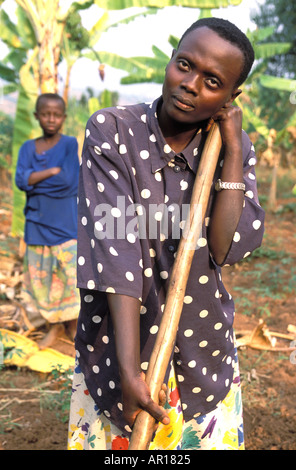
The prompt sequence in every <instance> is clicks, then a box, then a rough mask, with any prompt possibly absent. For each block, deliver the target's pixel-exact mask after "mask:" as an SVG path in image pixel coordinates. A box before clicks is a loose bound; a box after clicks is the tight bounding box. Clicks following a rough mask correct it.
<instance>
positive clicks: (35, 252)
mask: <svg viewBox="0 0 296 470" xmlns="http://www.w3.org/2000/svg"><path fill="white" fill-rule="evenodd" d="M76 251H77V242H76V240H69V241H67V242H65V243H62V244H61V245H56V246H42V245H28V246H27V249H26V254H25V258H24V286H23V290H24V302H25V303H31V304H34V306H35V307H36V308H37V309H38V311H39V313H40V314H41V315H42V317H43V318H44V319H45V320H46V321H48V322H49V323H59V322H65V321H70V320H74V319H76V318H77V317H78V314H79V308H80V296H79V290H78V289H77V288H76Z"/></svg>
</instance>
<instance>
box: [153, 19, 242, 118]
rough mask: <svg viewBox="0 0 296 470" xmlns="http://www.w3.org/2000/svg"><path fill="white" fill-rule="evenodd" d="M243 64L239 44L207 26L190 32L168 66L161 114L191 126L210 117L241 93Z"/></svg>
mask: <svg viewBox="0 0 296 470" xmlns="http://www.w3.org/2000/svg"><path fill="white" fill-rule="evenodd" d="M242 67H243V54H242V52H241V51H240V49H239V48H238V47H236V46H235V45H233V44H231V43H230V42H228V41H226V40H224V39H222V38H221V37H220V36H218V35H217V34H216V33H215V32H214V31H212V30H211V29H209V28H207V27H202V28H198V29H196V30H194V31H192V32H190V33H189V34H188V35H187V36H185V37H184V39H183V41H182V42H181V44H180V47H179V49H178V50H177V51H175V52H174V54H173V56H172V59H171V60H170V62H169V64H168V66H167V68H166V76H165V81H164V85H163V106H162V109H161V117H162V118H165V120H166V123H167V124H168V123H170V122H171V124H173V123H174V124H176V122H178V123H180V124H181V123H182V124H183V125H184V124H185V125H186V124H188V125H189V126H192V125H194V124H197V123H199V122H201V121H204V120H207V119H209V118H210V117H211V116H213V115H214V114H215V113H216V112H217V111H219V110H220V109H221V108H222V107H223V106H224V105H225V104H226V103H227V104H228V103H230V104H231V103H232V102H233V101H234V99H235V97H236V96H237V95H238V94H239V93H240V90H238V89H237V88H236V83H237V80H238V79H239V77H240V74H241V71H242ZM167 124H166V125H167Z"/></svg>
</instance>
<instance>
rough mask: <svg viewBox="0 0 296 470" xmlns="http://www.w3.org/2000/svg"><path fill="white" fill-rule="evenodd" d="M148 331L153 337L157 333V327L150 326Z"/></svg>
mask: <svg viewBox="0 0 296 470" xmlns="http://www.w3.org/2000/svg"><path fill="white" fill-rule="evenodd" d="M149 331H150V333H151V334H152V335H155V334H156V333H157V332H158V326H157V325H153V326H151V328H150V330H149Z"/></svg>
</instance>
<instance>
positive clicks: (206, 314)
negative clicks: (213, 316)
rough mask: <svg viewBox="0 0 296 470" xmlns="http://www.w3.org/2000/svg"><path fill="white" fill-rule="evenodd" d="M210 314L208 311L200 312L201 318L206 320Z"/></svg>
mask: <svg viewBox="0 0 296 470" xmlns="http://www.w3.org/2000/svg"><path fill="white" fill-rule="evenodd" d="M208 314H209V312H208V311H207V310H202V311H201V312H199V316H200V318H206V317H207V316H208Z"/></svg>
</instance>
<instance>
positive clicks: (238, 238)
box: [233, 232, 240, 243]
mask: <svg viewBox="0 0 296 470" xmlns="http://www.w3.org/2000/svg"><path fill="white" fill-rule="evenodd" d="M233 241H234V242H236V243H237V242H239V241H240V234H239V233H238V232H235V234H234V236H233Z"/></svg>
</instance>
